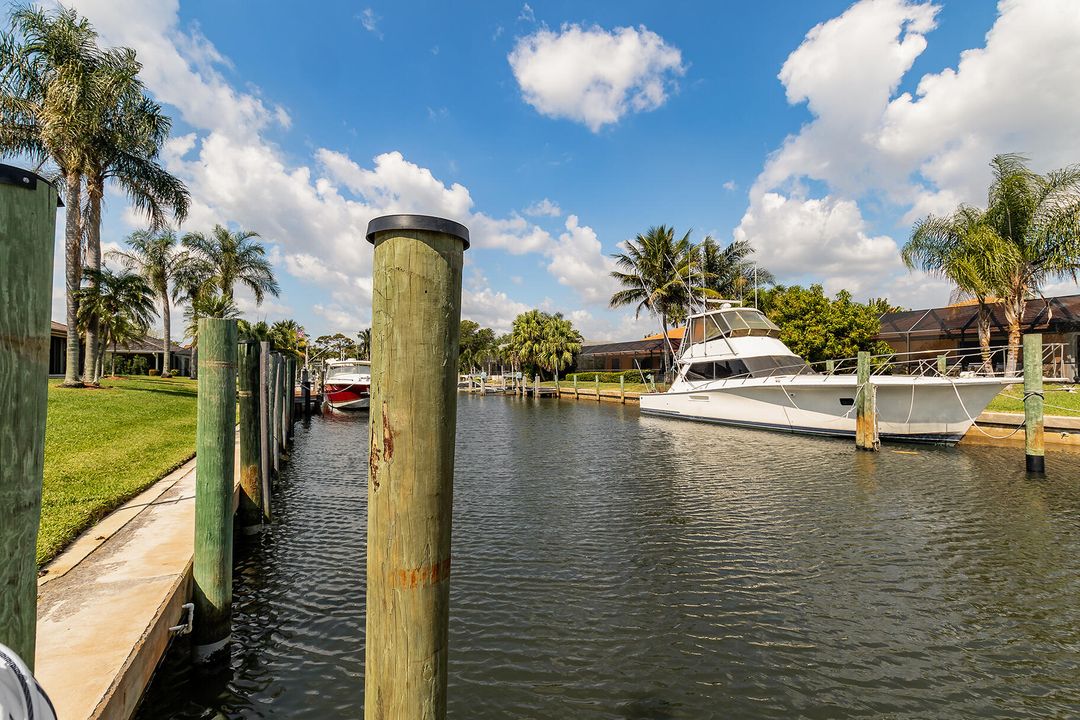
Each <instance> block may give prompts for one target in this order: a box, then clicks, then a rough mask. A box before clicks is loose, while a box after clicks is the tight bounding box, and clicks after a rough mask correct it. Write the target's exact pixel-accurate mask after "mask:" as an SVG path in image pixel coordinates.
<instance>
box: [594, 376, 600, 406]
mask: <svg viewBox="0 0 1080 720" xmlns="http://www.w3.org/2000/svg"><path fill="white" fill-rule="evenodd" d="M593 380H595V381H596V402H600V373H597V374H596V375H593Z"/></svg>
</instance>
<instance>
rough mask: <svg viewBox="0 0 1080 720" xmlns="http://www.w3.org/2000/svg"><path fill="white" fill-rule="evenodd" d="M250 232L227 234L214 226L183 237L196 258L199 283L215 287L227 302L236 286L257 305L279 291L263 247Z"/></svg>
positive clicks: (256, 235)
mask: <svg viewBox="0 0 1080 720" xmlns="http://www.w3.org/2000/svg"><path fill="white" fill-rule="evenodd" d="M257 237H259V234H258V233H255V232H252V231H250V230H239V231H237V232H230V231H229V229H228V228H226V227H224V226H223V225H215V226H214V229H213V231H212V232H211V233H210V234H209V235H205V234H203V233H199V232H191V233H188V234H186V235H184V239H183V243H184V247H186V248H189V249H190V250H191V251H192V253H194V255H195V257H196V258H198V262H199V266H200V271H199V272H200V275H201V280H202V283H203V284H205V285H212V286H214V287H216V288H217V289H218V290H219V291H221V294H222V295H224V296H225V297H226V298H228V299H229V300H232V298H233V290H234V288H235V287H236V284H237V283H240V284H241V285H244V286H246V287H247V288H248V289H249V290H251V292H252V293H253V294H254V295H255V303H256V304H259V305H261V304H262V301H263V299H264V298H265V297H266V295H267V294H270V295H273V296H274V297H277V295H278V292H279V288H278V284H277V280H275V279H274V271H273V269H272V268H271V267H270V262H269V261H268V260H267V259H266V248H264V247H263V245H262V243H260V242H257V241H256V240H255V239H254V238H257Z"/></svg>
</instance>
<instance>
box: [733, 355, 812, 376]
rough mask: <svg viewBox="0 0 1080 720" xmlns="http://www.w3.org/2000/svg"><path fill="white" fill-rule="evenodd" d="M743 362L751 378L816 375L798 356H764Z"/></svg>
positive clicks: (745, 359) (744, 359)
mask: <svg viewBox="0 0 1080 720" xmlns="http://www.w3.org/2000/svg"><path fill="white" fill-rule="evenodd" d="M743 361H744V362H745V363H746V367H747V369H748V371H749V373H750V376H751V377H765V376H768V375H814V374H816V373H814V371H813V369H811V367H810V366H809V365H807V364H806V361H805V360H803V359H802V358H801V357H799V356H798V355H763V356H760V357H748V358H743Z"/></svg>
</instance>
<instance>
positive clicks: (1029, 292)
mask: <svg viewBox="0 0 1080 720" xmlns="http://www.w3.org/2000/svg"><path fill="white" fill-rule="evenodd" d="M990 167H991V169H992V170H993V177H994V179H993V181H992V182H991V184H990V192H989V197H988V203H987V208H986V223H987V224H988V225H989V226H991V227H992V228H993V229H994V230H995V231H996V233H997V234H998V235H999V236H1000V237H1001V238H1002V239H1003V240H1004V241H1005V242H1006V243H1008V244H1009V245H1010V246H1012V248H1013V252H1011V253H1009V254H1008V255H1007V256H1005V257H1004V258H1001V259H1000V260H999V261H998V262H999V264H1000V265H1003V266H1004V267H1005V269H1006V270H1007V273H1008V280H1007V282H1006V284H1005V288H1004V289H1005V292H1004V294H1003V298H1002V299H1003V301H1004V310H1005V322H1006V324H1007V325H1008V328H1009V360H1008V363H1007V368H1006V370H1007V372H1008V373H1010V374H1012V373H1014V372H1015V371H1016V360H1017V354H1018V350H1019V345H1020V324H1021V322H1022V321H1023V318H1024V309H1025V306H1026V304H1027V300H1028V299H1029V298H1030V297H1032V296H1035V295H1041V294H1042V292H1041V289H1042V286H1043V285H1044V284H1045V283H1046V282H1047V281H1051V280H1056V279H1060V278H1063V277H1071V278H1072V279H1073V281H1076V279H1077V273H1078V270H1080V166H1078V165H1073V166H1070V167H1065V168H1062V169H1060V170H1051V171H1050V172H1048V173H1046V174H1045V175H1040V174H1038V173H1035V172H1033V171H1032V170H1030V169H1029V168H1028V167H1027V158H1026V157H1024V156H1023V155H1017V154H1003V155H997V156H995V157H994V159H993V160H991V161H990Z"/></svg>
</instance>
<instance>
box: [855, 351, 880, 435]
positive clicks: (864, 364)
mask: <svg viewBox="0 0 1080 720" xmlns="http://www.w3.org/2000/svg"><path fill="white" fill-rule="evenodd" d="M858 383H859V386H858V390H857V392H856V398H855V447H856V448H858V449H859V450H877V449H878V448H879V447H880V445H881V443H880V441H879V440H878V428H877V408H876V406H875V403H874V401H875V393H874V384H873V383H872V382H871V380H870V353H868V352H866V351H862V352H860V353H859V365H858Z"/></svg>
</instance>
